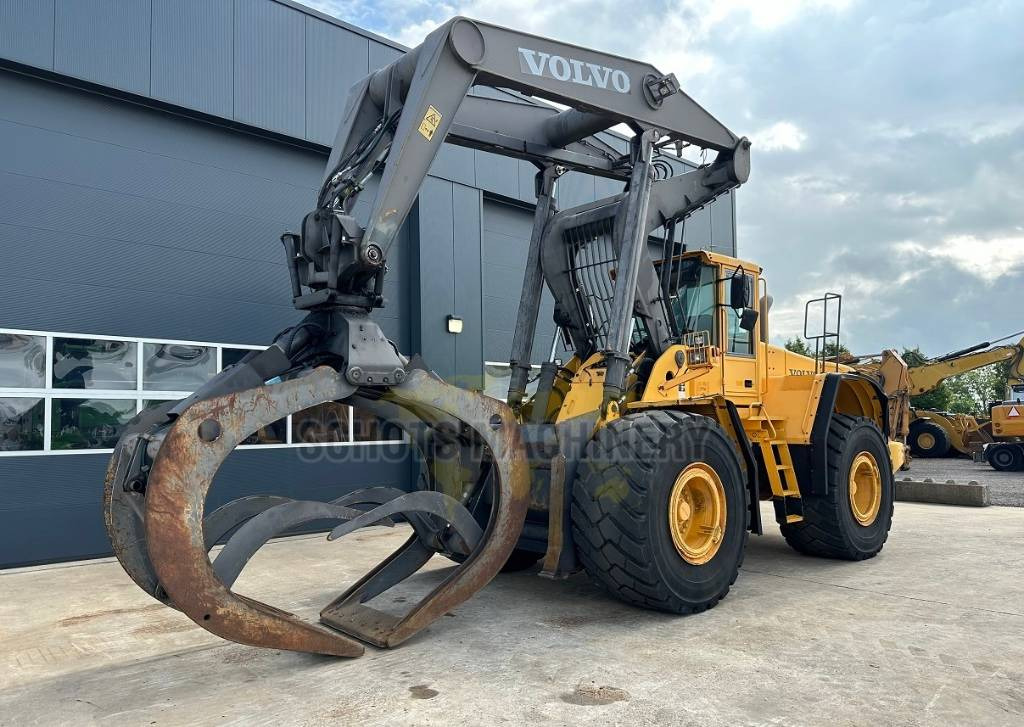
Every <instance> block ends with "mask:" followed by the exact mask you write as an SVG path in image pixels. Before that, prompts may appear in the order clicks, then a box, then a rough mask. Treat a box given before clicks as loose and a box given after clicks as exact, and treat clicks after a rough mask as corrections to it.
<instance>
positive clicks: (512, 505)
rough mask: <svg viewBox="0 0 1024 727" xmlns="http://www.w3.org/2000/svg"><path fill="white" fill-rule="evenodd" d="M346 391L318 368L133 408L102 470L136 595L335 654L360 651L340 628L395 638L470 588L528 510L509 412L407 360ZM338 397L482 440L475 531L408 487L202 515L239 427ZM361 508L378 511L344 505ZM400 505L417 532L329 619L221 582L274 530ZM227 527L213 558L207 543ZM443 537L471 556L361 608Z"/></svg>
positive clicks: (239, 630) (237, 633)
mask: <svg viewBox="0 0 1024 727" xmlns="http://www.w3.org/2000/svg"><path fill="white" fill-rule="evenodd" d="M363 391H364V390H360V392H363ZM355 392H356V387H354V386H353V385H351V384H350V383H348V382H347V381H346V380H345V379H344V377H343V376H342V375H341V374H339V373H338V372H336V371H334V370H333V369H331V368H328V367H321V368H317V369H314V370H313V371H311V372H309V373H308V374H307V375H305V376H302V377H299V378H295V379H290V380H287V381H284V382H282V383H276V384H273V385H269V386H260V387H257V388H254V389H249V390H245V391H240V392H235V393H230V394H225V395H222V396H215V397H211V398H208V399H202V400H198V401H195V402H194V403H192V404H191V405H189V406H188V407H187V408H185V409H184V410H183V411H180V413H179V414H178V418H177V419H175V420H173V423H169V422H170V419H169V418H168V417H167V416H166V415H165V414H164V413H162V412H160V413H154V414H152V415H147V416H146V417H143V420H144V421H140V422H139V423H138V425H137V427H136V428H135V430H133V431H132V432H131V433H130V436H126V437H125V438H124V439H123V440H122V442H121V443H119V445H118V448H117V450H116V451H115V455H114V457H113V458H112V461H111V464H110V468H109V470H108V477H107V491H106V504H107V519H108V528H109V529H110V530H111V533H112V534H111V538H112V541H113V542H114V543H115V552H116V553H117V556H118V559H119V560H120V561H121V563H122V565H124V567H125V570H127V571H128V572H129V574H130V575H131V576H132V578H134V579H135V580H136V582H138V583H139V585H140V586H142V587H143V588H145V589H146V590H147V592H149V593H151V594H152V595H154V596H155V597H157V598H160V599H161V600H163V601H164V602H165V603H168V604H173V605H174V607H175V608H178V609H179V610H181V611H182V612H183V613H185V614H186V615H187V616H188V617H189V618H191V619H192V620H193V621H195V622H196V623H197V624H199V625H200V626H202V627H203V628H205V629H207V630H208V631H211V632H212V633H215V634H217V635H219V636H221V637H223V638H225V639H230V640H232V641H237V642H239V643H243V644H250V645H254V646H264V647H269V648H277V649H287V650H292V651H308V652H314V653H320V654H329V655H336V656H358V655H359V654H361V653H362V652H363V646H362V644H360V643H359V642H357V641H355V640H353V639H351V638H349V637H348V636H345V635H344V634H343V633H339V632H345V633H347V634H350V635H352V636H355V637H357V638H359V639H361V640H362V641H366V642H369V643H373V644H378V645H381V646H394V645H396V644H398V643H401V642H402V641H404V640H405V639H407V638H409V636H411V635H412V634H414V633H416V632H417V631H419V630H420V629H422V628H424V627H425V626H426V625H428V624H429V623H431V622H432V621H434V620H435V619H437V618H439V617H440V616H442V615H444V614H445V613H447V612H449V611H450V610H451V609H453V608H454V607H455V606H457V605H458V604H460V603H462V602H463V601H465V600H466V599H467V598H469V597H470V596H472V595H473V594H474V593H476V591H478V590H479V589H480V588H482V587H483V586H484V585H486V584H487V583H488V582H489V581H490V580H491V579H492V578H493V577H494V576H495V575H496V574H497V573H498V571H499V570H500V569H501V566H502V565H503V564H504V562H505V561H506V559H507V558H508V555H509V553H510V552H511V551H512V549H513V548H514V546H515V543H516V540H517V539H518V536H519V533H520V531H521V529H522V525H523V521H524V519H525V516H526V509H527V504H528V499H529V484H528V479H527V470H526V460H525V455H524V452H523V448H522V444H521V442H520V440H519V430H518V425H517V423H516V421H515V419H514V416H513V414H512V411H511V409H509V408H508V407H507V406H506V405H505V404H503V403H501V402H499V401H496V400H494V399H490V398H488V397H484V396H482V395H479V394H476V393H473V392H469V391H464V390H462V389H458V388H456V387H453V386H450V385H448V384H445V383H444V382H442V381H440V380H438V379H436V378H435V377H433V376H431V375H430V374H428V373H427V372H426V371H423V370H421V369H412V370H410V371H409V373H408V376H407V378H406V380H405V382H403V384H401V385H398V386H395V387H392V388H391V389H387V390H381V389H367V390H365V392H364V393H361V394H360V395H359V396H356V397H353V396H352V395H353V394H354V393H355ZM345 400H351V401H353V402H355V403H357V405H359V406H365V407H367V408H369V409H371V410H374V411H377V412H378V413H381V414H382V415H384V416H386V418H388V419H389V420H390V421H393V422H395V423H397V424H399V425H400V426H402V427H403V428H404V429H405V430H406V431H407V433H409V434H410V438H411V440H412V441H413V442H415V443H416V444H417V446H420V447H421V448H422V446H423V442H424V441H426V440H429V439H430V438H431V435H428V434H427V432H429V431H432V430H431V426H432V424H440V425H441V429H444V431H445V432H452V431H462V432H463V433H464V434H463V435H460V436H464V437H466V438H467V440H466V441H470V440H471V441H472V442H474V446H477V445H478V444H483V445H485V447H486V449H487V450H488V451H489V455H488V456H489V457H490V462H491V469H492V470H493V477H492V479H490V480H486V481H484V480H480V482H479V483H478V485H480V484H483V485H484V486H486V485H487V484H489V485H490V486H491V488H492V489H491V492H490V493H489V494H490V502H491V517H490V519H489V521H488V522H487V527H486V531H481V528H480V525H479V524H478V523H477V521H476V520H475V519H474V517H473V515H472V514H471V513H470V512H469V510H467V509H466V507H465V506H464V505H463V504H461V502H460V501H459V500H457V499H455V498H453V497H451V496H450V495H449V494H448V493H447V492H439V491H433V490H429V491H419V492H413V493H406V492H403V491H400V490H397V489H394V488H387V487H371V488H367V489H365V490H361V491H357V492H354V493H351V494H349V495H346V496H344V497H341V498H339V499H338V500H337V501H335V502H333V503H322V502H303V501H294V500H290V499H288V498H281V497H277V496H272V495H259V496H252V497H245V498H240V499H239V500H235V501H233V502H230V503H228V504H227V505H224V506H222V507H220V508H218V509H216V510H214V511H212V512H211V513H210V514H209V516H207V517H205V518H204V507H205V502H206V497H207V492H208V490H209V488H210V486H211V483H212V481H213V478H214V475H215V474H216V472H217V470H218V468H219V467H220V465H221V464H222V463H223V461H224V459H225V458H226V457H227V455H228V454H229V453H230V452H231V451H232V450H233V449H234V448H235V447H236V446H237V445H238V444H239V443H241V442H242V441H243V440H244V439H245V438H246V437H247V436H248V435H249V434H251V433H252V432H254V431H257V430H259V429H260V428H261V427H263V426H266V425H267V424H269V423H272V422H274V421H277V420H278V419H281V418H283V417H284V416H287V415H288V414H290V413H293V412H295V411H300V410H302V409H306V408H309V407H311V406H315V405H317V404H320V403H323V402H328V401H345ZM424 418H425V419H426V420H429V421H424ZM441 423H443V424H441ZM453 423H454V424H455V425H456V426H452V425H453ZM444 436H446V437H447V436H449V435H448V434H445V435H444ZM144 453H148V455H152V462H151V464H149V465H148V476H143V477H142V479H141V480H140V481H141V486H140V487H131V486H129V483H130V482H134V480H133V479H132V478H133V477H134V476H135V475H134V474H133V472H134V471H135V470H133V469H132V468H133V467H134V468H136V469H137V466H138V465H139V464H140V463H141V462H142V461H143V459H144V457H143V454H144ZM452 471H455V470H452ZM439 481H440V480H439ZM454 491H455V490H452V492H454ZM468 492H469V490H467V491H466V492H460V493H458V494H459V497H465V496H466V495H467V494H468ZM367 504H370V505H376V506H377V507H375V508H373V509H372V510H369V511H366V510H357V509H355V508H350V507H348V506H349V505H367ZM398 513H403V514H406V515H407V519H408V520H409V522H410V524H412V525H413V529H414V535H413V536H412V537H411V538H410V539H409V541H408V542H407V543H406V544H405V545H404V546H402V548H400V549H399V550H398V551H396V552H395V553H394V554H392V555H391V556H390V557H389V558H388V559H386V560H385V561H384V562H382V563H381V564H379V565H378V566H377V567H376V568H375V569H374V570H372V571H371V572H370V573H368V574H367V575H366V576H364V577H363V578H362V579H361V580H360V581H359V582H358V583H356V584H355V585H354V586H352V587H351V588H349V589H348V590H347V591H346V592H345V593H344V594H342V596H341V597H339V598H338V599H336V600H335V601H334V602H333V603H331V604H330V605H328V606H327V607H326V608H325V609H324V610H323V611H322V612H321V615H320V616H321V622H322V623H324V624H327V625H329V626H331V627H333V628H326V627H324V626H321V625H318V624H313V623H307V622H305V621H302V620H301V619H299V618H297V617H296V616H294V615H292V614H289V613H286V612H284V611H281V610H279V609H276V608H274V607H272V606H268V605H266V604H263V603H260V602H259V601H256V600H253V599H251V598H247V597H245V596H241V595H238V594H235V593H233V592H232V591H231V590H230V587H231V585H232V584H233V583H234V581H235V579H236V578H237V576H238V574H239V573H240V571H241V569H242V568H243V567H244V565H245V563H246V562H247V561H248V560H249V558H250V557H251V556H252V555H253V554H254V553H255V552H256V550H257V549H258V548H259V547H260V546H261V545H262V544H263V543H265V542H266V541H267V540H268V539H269V538H270V537H273V536H274V535H276V534H278V533H280V532H281V531H282V530H283V529H287V528H288V527H291V526H293V525H296V524H299V523H302V522H308V521H310V520H321V519H334V520H343V521H345V523H344V524H343V525H341V526H339V528H337V529H336V530H335V532H334V533H332V537H337V536H339V535H341V534H344V533H346V532H350V531H351V530H354V529H356V528H358V527H362V526H365V525H368V524H373V523H377V524H382V523H383V524H393V523H392V522H391V521H390V520H389V519H388V517H387V516H388V515H392V514H398ZM233 530H234V531H235V532H234V534H233V535H232V536H231V537H230V539H229V540H228V542H227V544H226V545H225V547H224V549H223V550H222V551H221V552H220V554H219V555H218V556H217V559H216V564H215V565H214V564H213V563H211V562H210V558H209V555H208V553H209V550H210V548H211V547H212V545H213V544H214V543H216V542H217V541H219V540H220V539H222V538H223V537H224V536H225V535H228V534H229V533H231V532H232V531H233ZM449 541H455V542H460V541H461V544H462V545H465V546H467V547H468V550H469V551H470V553H469V555H468V557H467V558H466V560H465V561H464V563H463V564H462V565H461V566H459V567H458V568H456V569H454V571H453V572H452V573H451V574H450V575H449V576H448V577H447V578H446V579H445V581H444V582H442V583H441V584H440V585H439V586H438V587H436V588H435V589H434V591H433V592H432V593H431V594H430V595H428V596H427V597H426V598H424V599H423V600H422V601H421V602H419V603H418V604H416V605H415V606H413V608H412V609H410V611H409V612H408V613H407V614H406V615H405V616H402V617H396V616H393V615H390V614H385V613H382V612H380V611H377V610H375V609H373V608H371V607H370V606H367V605H365V602H366V601H368V600H370V599H371V598H373V597H374V596H376V595H379V594H380V593H383V592H384V591H386V590H387V589H388V588H390V587H391V586H393V585H394V584H396V583H397V582H399V581H401V580H402V579H404V578H405V577H407V576H409V575H411V574H412V573H415V572H416V571H417V570H418V569H419V568H420V567H422V566H423V565H424V564H425V563H426V562H427V560H429V559H430V558H431V557H432V556H433V555H434V553H435V552H437V551H438V550H441V549H444V548H445V547H446V546H445V543H446V542H449ZM335 629H336V630H335Z"/></svg>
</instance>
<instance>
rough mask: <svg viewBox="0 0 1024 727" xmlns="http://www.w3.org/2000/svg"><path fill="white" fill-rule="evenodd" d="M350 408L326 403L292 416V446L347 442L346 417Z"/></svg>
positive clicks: (330, 402) (331, 402)
mask: <svg viewBox="0 0 1024 727" xmlns="http://www.w3.org/2000/svg"><path fill="white" fill-rule="evenodd" d="M350 411H351V408H350V407H348V406H346V405H345V404H337V403H335V402H333V401H328V402H326V403H324V404H317V405H316V406H312V407H310V408H309V409H303V410H302V411H300V412H296V413H295V414H292V442H293V443H294V444H326V443H330V442H347V441H349V438H348V417H349V412H350Z"/></svg>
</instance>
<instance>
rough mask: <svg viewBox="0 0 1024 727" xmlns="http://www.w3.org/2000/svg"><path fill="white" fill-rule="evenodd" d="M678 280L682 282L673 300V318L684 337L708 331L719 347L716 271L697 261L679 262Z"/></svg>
mask: <svg viewBox="0 0 1024 727" xmlns="http://www.w3.org/2000/svg"><path fill="white" fill-rule="evenodd" d="M673 275H674V277H676V278H677V279H678V281H679V287H678V289H677V293H676V296H675V298H673V300H672V316H673V318H674V319H675V322H676V327H677V330H678V331H679V333H680V335H682V334H685V333H696V332H697V331H705V332H707V333H708V334H709V335H710V337H711V341H712V342H713V343H714V344H715V345H717V344H718V337H717V336H716V335H715V268H714V267H713V266H711V265H705V264H703V263H701V261H700V260H699V259H697V258H689V259H684V260H681V261H679V264H678V266H676V270H674V271H673Z"/></svg>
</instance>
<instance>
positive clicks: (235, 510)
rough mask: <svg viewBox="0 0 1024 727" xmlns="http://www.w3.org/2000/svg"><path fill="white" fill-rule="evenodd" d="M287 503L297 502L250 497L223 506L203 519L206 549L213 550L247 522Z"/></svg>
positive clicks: (275, 496) (277, 497) (258, 496)
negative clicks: (223, 539) (218, 543)
mask: <svg viewBox="0 0 1024 727" xmlns="http://www.w3.org/2000/svg"><path fill="white" fill-rule="evenodd" d="M286 502H295V501H294V500H292V499H291V498H290V497H279V496H278V495H250V496H249V497H239V498H238V499H237V500H232V501H231V502H228V503H226V504H224V505H221V506H220V507H218V508H217V509H216V510H214V511H213V512H211V513H210V514H209V515H207V516H206V517H205V518H203V540H204V541H205V542H206V549H207V550H209V549H210V548H212V547H213V546H214V545H216V544H217V541H219V540H220V539H221V538H223V537H224V536H225V535H227V534H228V533H230V532H231V531H232V530H233V529H234V528H236V527H238V526H239V525H241V524H242V523H244V522H246V521H247V520H250V519H252V518H254V517H256V516H257V515H259V514H260V513H261V512H264V511H265V510H269V509H270V508H272V507H276V506H278V505H283V504H284V503H286Z"/></svg>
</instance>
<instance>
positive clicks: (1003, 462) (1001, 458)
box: [992, 447, 1013, 467]
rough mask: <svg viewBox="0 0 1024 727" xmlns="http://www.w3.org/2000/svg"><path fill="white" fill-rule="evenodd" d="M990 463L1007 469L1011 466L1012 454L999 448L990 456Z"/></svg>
mask: <svg viewBox="0 0 1024 727" xmlns="http://www.w3.org/2000/svg"><path fill="white" fill-rule="evenodd" d="M992 461H993V462H995V463H996V464H997V465H999V466H1000V467H1009V466H1010V465H1011V464H1013V452H1011V451H1010V450H1009V449H1006V448H1004V447H1000V448H999V449H997V450H996V451H995V454H993V455H992Z"/></svg>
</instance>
